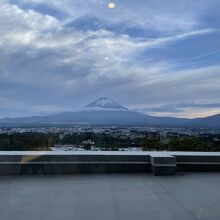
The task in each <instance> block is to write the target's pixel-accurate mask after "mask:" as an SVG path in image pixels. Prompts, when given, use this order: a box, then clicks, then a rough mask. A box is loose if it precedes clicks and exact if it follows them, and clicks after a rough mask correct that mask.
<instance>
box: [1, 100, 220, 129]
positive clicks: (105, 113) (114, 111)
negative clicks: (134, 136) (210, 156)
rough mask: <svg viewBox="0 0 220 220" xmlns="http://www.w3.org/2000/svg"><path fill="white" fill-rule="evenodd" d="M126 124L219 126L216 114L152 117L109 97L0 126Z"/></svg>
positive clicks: (9, 121)
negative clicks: (73, 110) (70, 109)
mask: <svg viewBox="0 0 220 220" xmlns="http://www.w3.org/2000/svg"><path fill="white" fill-rule="evenodd" d="M66 124H68V125H74V124H94V125H126V126H155V127H193V128H220V114H218V115H214V116H210V117H206V118H196V119H185V118H173V117H154V116H148V115H144V114H141V113H138V112H135V111H131V110H129V109H127V108H126V107H124V106H122V105H120V104H118V103H117V102H115V101H113V100H111V99H109V98H106V97H104V98H99V99H98V100H96V101H94V102H91V103H90V104H88V105H86V106H85V107H83V108H82V109H81V110H80V111H76V112H64V113H60V114H56V115H49V116H33V117H19V118H5V119H1V120H0V126H1V127H2V126H20V125H25V126H29V125H32V126H35V125H37V126H41V125H66Z"/></svg>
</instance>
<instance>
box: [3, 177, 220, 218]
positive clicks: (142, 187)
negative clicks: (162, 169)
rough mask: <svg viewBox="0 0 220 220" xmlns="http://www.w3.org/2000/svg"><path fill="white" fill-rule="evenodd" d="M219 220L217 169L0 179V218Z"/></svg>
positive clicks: (219, 182) (219, 190)
mask: <svg viewBox="0 0 220 220" xmlns="http://www.w3.org/2000/svg"><path fill="white" fill-rule="evenodd" d="M69 219H71V220H116V219H117V220H148V219H149V220H174V219H175V220H191V219H192V220H193V219H202V220H219V219H220V173H186V174H184V175H179V176H171V177H155V176H152V175H151V174H106V175H105V174H99V175H97V174H93V175H71V176H13V177H2V176H1V177H0V220H69Z"/></svg>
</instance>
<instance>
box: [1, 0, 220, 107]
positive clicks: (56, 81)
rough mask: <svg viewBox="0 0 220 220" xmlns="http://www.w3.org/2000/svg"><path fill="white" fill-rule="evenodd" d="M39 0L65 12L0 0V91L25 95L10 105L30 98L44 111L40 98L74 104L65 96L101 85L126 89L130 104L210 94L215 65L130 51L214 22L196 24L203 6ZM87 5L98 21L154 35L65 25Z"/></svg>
mask: <svg viewBox="0 0 220 220" xmlns="http://www.w3.org/2000/svg"><path fill="white" fill-rule="evenodd" d="M22 2H23V3H29V4H38V3H45V1H40V0H39V1H37V0H32V1H26V0H22ZM173 2H174V1H173ZM46 4H48V5H50V4H51V5H54V6H55V7H56V8H61V10H64V11H65V13H66V15H67V16H66V18H65V19H64V20H59V19H58V18H55V17H52V16H49V15H43V14H41V13H40V12H36V11H34V10H30V9H25V7H23V8H20V7H19V6H17V5H11V4H8V3H7V1H1V2H0V52H1V53H0V86H1V84H2V88H1V89H0V91H3V90H4V91H3V92H2V94H1V95H2V96H7V97H8V98H9V100H13V99H21V100H24V99H25V103H26V104H24V103H23V102H22V101H21V102H19V103H17V102H15V103H14V106H22V105H23V106H28V104H30V105H32V106H40V108H42V109H44V110H45V111H47V110H48V109H50V107H48V105H49V104H47V103H48V102H50V103H51V106H57V105H55V104H54V103H55V102H57V101H58V100H59V101H60V102H62V103H61V105H64V104H65V105H68V104H70V105H76V107H78V106H79V105H80V103H74V104H73V103H71V101H72V100H76V98H77V97H79V96H83V95H84V94H87V95H88V96H94V97H95V96H98V95H99V94H102V93H105V94H106V95H113V96H117V94H118V93H122V94H120V97H121V99H125V100H126V99H127V98H126V96H127V93H128V94H131V95H130V98H129V100H127V104H130V102H131V100H132V101H133V102H134V104H135V103H138V102H139V103H140V102H152V103H154V102H155V103H159V102H162V100H166V101H168V102H169V101H170V100H176V99H180V97H181V98H183V99H190V98H192V93H193V96H194V98H195V99H202V97H204V96H206V97H205V99H207V98H212V99H214V98H215V97H216V93H217V92H220V91H219V89H218V85H219V84H218V83H219V80H220V79H219V75H218V74H217V73H219V70H220V67H219V66H212V67H208V68H197V69H192V70H187V71H176V70H174V69H172V68H171V67H170V61H169V60H166V59H165V60H161V61H159V62H158V61H157V62H156V61H154V60H151V58H150V57H146V59H144V60H138V59H137V58H136V56H137V55H139V54H141V53H142V52H143V51H144V50H146V49H152V48H160V47H164V46H167V45H169V44H170V43H173V42H177V41H181V40H185V39H189V38H191V37H195V36H200V35H205V34H209V33H212V32H214V31H215V29H212V28H208V27H201V25H200V23H199V19H198V18H199V15H200V14H201V13H202V12H204V11H205V9H204V8H203V7H202V6H200V9H197V11H196V12H193V11H192V10H189V11H187V12H186V14H184V13H182V12H181V10H180V6H181V5H183V4H184V1H181V2H180V5H176V4H174V5H173V7H172V8H170V9H169V8H168V7H165V8H164V7H163V6H162V5H158V4H156V5H155V3H154V2H153V1H149V5H148V6H149V8H148V7H146V8H144V7H141V4H140V5H139V6H138V8H139V9H140V13H138V14H137V13H136V12H137V10H136V9H137V8H135V7H136V6H134V5H133V3H131V5H130V6H129V7H127V6H126V4H128V2H127V1H126V2H125V1H122V2H121V3H120V4H119V6H118V7H117V10H118V11H116V10H115V12H109V11H108V9H107V8H106V9H105V10H104V9H103V11H102V12H100V15H99V14H97V11H98V10H100V8H103V7H104V4H105V3H103V2H102V3H100V1H95V0H93V1H74V2H73V1H67V0H66V1H58V0H53V1H51V0H49V1H47V3H46ZM61 4H63V5H62V6H61ZM129 4H130V3H129ZM193 4H194V3H193ZM195 4H196V5H197V3H195ZM133 6H134V7H133ZM175 7H177V10H174V8H175ZM186 7H187V8H189V6H186ZM118 8H119V9H118ZM81 9H82V10H81ZM156 9H158V11H156ZM131 10H133V11H131ZM146 11H147V12H148V13H146ZM91 12H92V13H94V15H95V16H96V15H98V16H99V17H100V19H102V18H103V19H104V22H110V23H111V24H115V23H119V24H122V22H125V23H126V25H127V24H129V25H130V26H132V25H139V26H140V27H142V28H144V29H146V30H152V31H157V32H158V31H159V32H160V34H158V35H157V37H155V38H145V37H143V38H134V37H131V36H128V35H126V34H118V33H117V31H115V32H114V30H112V31H110V30H106V29H104V28H101V29H99V30H80V29H76V28H74V27H68V26H66V23H68V22H69V21H71V20H74V19H76V18H79V17H81V16H84V15H87V14H88V13H91ZM106 13H107V14H108V15H109V18H106ZM111 13H113V14H111ZM114 13H118V14H114ZM158 13H159V14H160V16H158ZM104 17H105V18H104ZM132 19H133V21H132V22H131V20H132ZM129 22H131V23H129ZM106 58H108V59H106ZM3 84H4V85H5V87H4V85H3ZM6 87H7V88H6ZM176 88H178V91H175V90H176ZM161 91H163V92H162V93H161ZM201 91H202V92H201ZM206 94H207V95H206ZM51 97H53V98H51ZM168 97H169V98H168ZM86 99H87V98H85V100H86ZM90 99H91V98H90ZM6 105H7V104H6ZM43 106H45V107H43ZM11 107H12V106H11ZM38 109H39V108H38ZM57 109H59V107H57Z"/></svg>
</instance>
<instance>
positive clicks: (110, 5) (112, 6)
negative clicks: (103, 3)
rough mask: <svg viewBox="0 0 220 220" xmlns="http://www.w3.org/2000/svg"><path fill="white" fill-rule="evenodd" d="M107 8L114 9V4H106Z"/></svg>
mask: <svg viewBox="0 0 220 220" xmlns="http://www.w3.org/2000/svg"><path fill="white" fill-rule="evenodd" d="M108 7H109V8H111V9H113V8H115V7H116V5H115V3H113V2H111V3H109V4H108Z"/></svg>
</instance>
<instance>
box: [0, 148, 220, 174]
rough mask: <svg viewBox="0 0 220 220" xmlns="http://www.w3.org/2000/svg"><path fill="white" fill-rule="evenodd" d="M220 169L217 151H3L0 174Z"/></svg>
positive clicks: (164, 172)
mask: <svg viewBox="0 0 220 220" xmlns="http://www.w3.org/2000/svg"><path fill="white" fill-rule="evenodd" d="M150 171H152V172H153V174H154V175H175V173H176V172H180V171H220V153H218V152H167V151H164V152H151V151H146V152H119V151H82V152H79V151H77V152H51V151H39V152H38V151H7V152H6V151H1V152H0V175H24V174H73V173H113V172H114V173H115V172H150Z"/></svg>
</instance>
